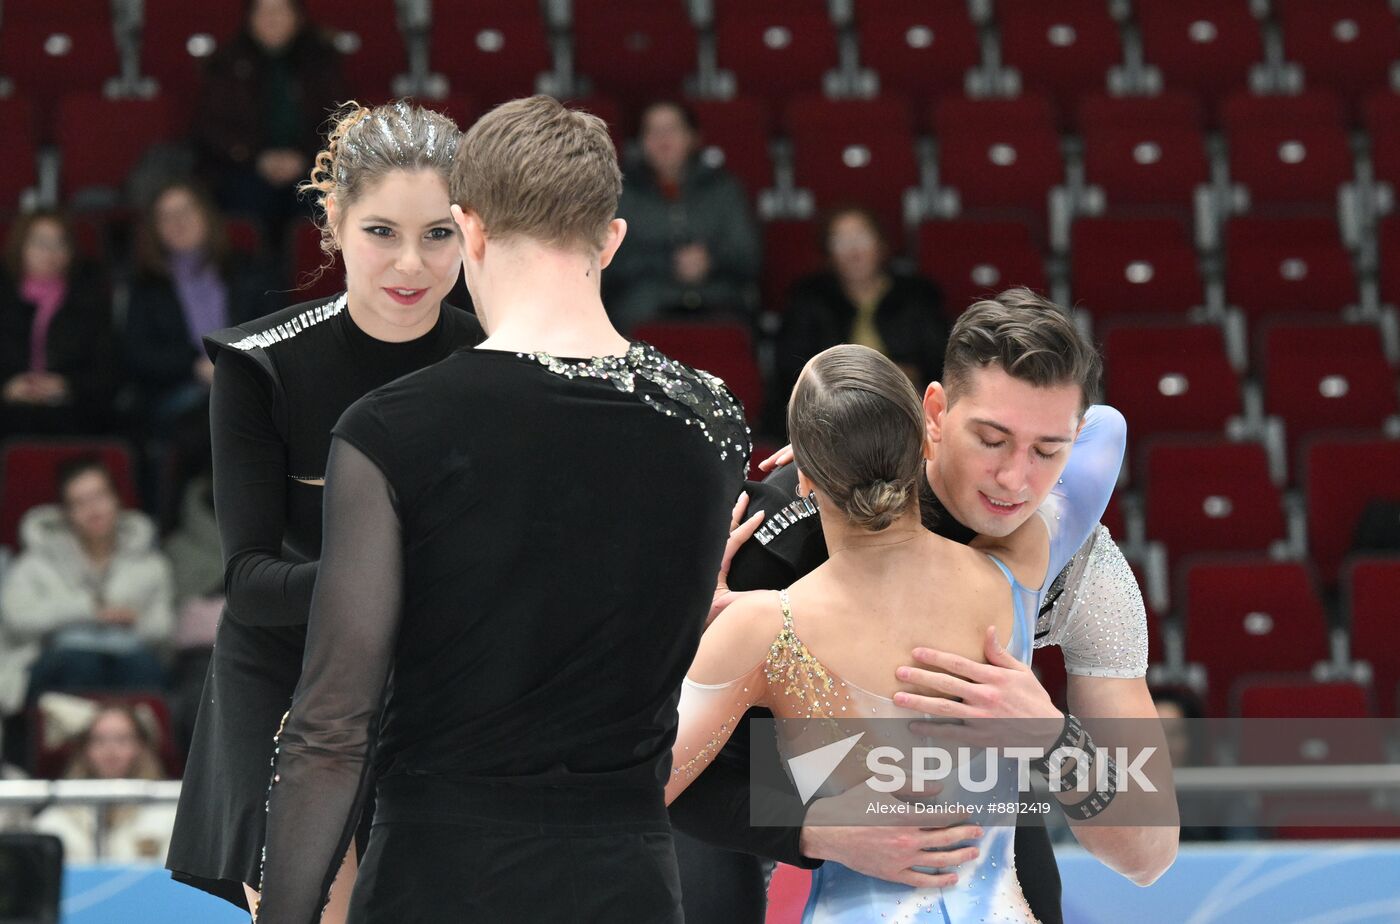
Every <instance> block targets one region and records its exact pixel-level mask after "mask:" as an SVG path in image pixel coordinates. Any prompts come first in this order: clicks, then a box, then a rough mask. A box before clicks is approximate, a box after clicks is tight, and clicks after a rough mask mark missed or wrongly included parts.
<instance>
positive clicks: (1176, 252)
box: [1070, 218, 1205, 321]
mask: <svg viewBox="0 0 1400 924" xmlns="http://www.w3.org/2000/svg"><path fill="white" fill-rule="evenodd" d="M1071 234H1072V236H1071V241H1072V247H1071V254H1072V256H1071V259H1072V261H1073V263H1072V266H1071V270H1070V275H1071V282H1072V285H1071V292H1072V293H1073V296H1074V297H1073V301H1074V305H1075V306H1076V307H1078V308H1083V309H1086V310H1087V311H1089V312H1090V313H1091V314H1092V315H1093V316H1094V318H1095V319H1096V320H1100V321H1102V320H1107V319H1113V318H1123V319H1128V318H1133V317H1142V316H1144V315H1146V316H1151V315H1157V314H1174V315H1182V314H1185V313H1186V312H1188V311H1190V310H1191V309H1192V308H1195V307H1196V306H1198V305H1200V304H1203V301H1204V297H1205V296H1204V292H1203V290H1202V283H1201V274H1200V271H1199V270H1198V269H1197V266H1196V263H1197V256H1196V249H1195V247H1193V246H1192V244H1191V240H1190V238H1188V237H1187V234H1186V229H1185V227H1184V226H1183V225H1182V224H1181V222H1179V221H1175V220H1173V219H1170V218H1155V219H1154V218H1147V219H1136V220H1131V219H1128V220H1125V219H1113V218H1084V219H1080V220H1079V221H1077V222H1075V223H1074V228H1073V230H1072V233H1071Z"/></svg>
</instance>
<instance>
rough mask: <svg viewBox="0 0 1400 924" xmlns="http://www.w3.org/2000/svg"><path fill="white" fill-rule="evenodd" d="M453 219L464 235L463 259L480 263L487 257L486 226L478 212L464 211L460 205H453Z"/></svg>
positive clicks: (460, 232)
mask: <svg viewBox="0 0 1400 924" xmlns="http://www.w3.org/2000/svg"><path fill="white" fill-rule="evenodd" d="M452 220H453V222H455V223H456V225H457V232H458V233H459V234H461V235H462V244H461V246H462V259H463V260H464V261H465V260H471V261H472V262H474V263H480V262H481V261H482V260H483V259H485V257H486V226H485V225H483V224H482V223H481V216H480V215H478V214H476V212H464V211H463V210H462V207H461V206H460V205H455V204H454V205H453V206H452Z"/></svg>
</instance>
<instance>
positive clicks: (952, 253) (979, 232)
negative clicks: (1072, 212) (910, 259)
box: [919, 221, 1046, 318]
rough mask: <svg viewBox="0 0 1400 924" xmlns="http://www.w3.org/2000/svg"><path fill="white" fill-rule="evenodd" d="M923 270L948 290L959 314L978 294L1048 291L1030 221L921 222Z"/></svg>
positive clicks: (950, 305) (948, 306) (952, 309)
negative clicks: (1017, 289)
mask: <svg viewBox="0 0 1400 924" xmlns="http://www.w3.org/2000/svg"><path fill="white" fill-rule="evenodd" d="M919 269H920V270H921V271H922V272H924V273H926V274H927V275H928V276H930V277H931V278H932V279H933V280H934V281H936V282H937V283H938V285H939V287H940V288H941V289H942V290H943V305H944V309H945V310H946V311H947V312H948V316H949V317H950V318H955V317H957V316H958V315H960V314H962V313H963V311H964V310H966V308H967V306H968V305H971V304H972V303H973V302H974V301H976V300H977V299H978V298H981V297H982V296H984V295H989V294H995V293H997V292H1000V291H1002V290H1003V289H1009V288H1012V287H1014V286H1025V287H1027V288H1030V289H1034V290H1036V291H1039V292H1043V291H1045V287H1046V279H1045V259H1044V257H1042V256H1041V253H1040V251H1039V250H1037V249H1036V246H1035V244H1034V242H1033V241H1032V240H1031V234H1030V231H1029V230H1028V229H1027V228H1026V226H1025V224H1023V223H1021V222H1014V221H988V222H977V221H935V222H929V223H927V224H924V225H921V226H920V227H919Z"/></svg>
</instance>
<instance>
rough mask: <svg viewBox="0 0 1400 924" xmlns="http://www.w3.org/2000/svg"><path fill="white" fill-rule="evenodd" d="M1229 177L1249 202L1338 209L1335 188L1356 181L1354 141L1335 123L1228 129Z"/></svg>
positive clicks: (1254, 205)
mask: <svg viewBox="0 0 1400 924" xmlns="http://www.w3.org/2000/svg"><path fill="white" fill-rule="evenodd" d="M1228 144H1229V148H1230V158H1229V160H1230V181H1231V182H1233V183H1239V184H1242V185H1244V186H1245V187H1246V188H1247V189H1248V190H1249V199H1250V207H1251V208H1252V209H1253V208H1258V207H1259V206H1261V205H1263V206H1268V205H1282V206H1300V205H1302V206H1311V207H1312V208H1314V209H1315V210H1317V211H1320V212H1335V210H1336V208H1337V188H1338V187H1339V186H1341V185H1342V184H1344V183H1350V182H1352V180H1353V175H1354V169H1353V164H1352V156H1351V144H1350V142H1349V141H1348V140H1347V136H1346V132H1344V131H1342V130H1341V129H1340V128H1338V127H1336V126H1334V125H1308V124H1305V123H1299V124H1295V125H1289V126H1268V125H1252V126H1248V127H1247V128H1243V129H1239V130H1233V131H1231V132H1229V135H1228Z"/></svg>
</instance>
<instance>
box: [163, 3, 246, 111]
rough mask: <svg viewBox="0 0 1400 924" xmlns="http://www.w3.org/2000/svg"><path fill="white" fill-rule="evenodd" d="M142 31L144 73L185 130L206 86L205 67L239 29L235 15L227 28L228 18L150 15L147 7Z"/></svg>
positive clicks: (234, 10) (201, 9) (197, 8)
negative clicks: (231, 23) (152, 78)
mask: <svg viewBox="0 0 1400 924" xmlns="http://www.w3.org/2000/svg"><path fill="white" fill-rule="evenodd" d="M182 8H185V9H191V10H192V11H195V10H200V11H203V10H205V9H208V10H211V11H213V10H215V9H231V10H232V12H233V13H235V14H236V13H237V12H238V8H237V7H231V8H217V7H214V6H212V5H211V6H210V7H207V8H201V7H190V6H189V4H182ZM146 11H147V12H146V16H145V20H144V25H143V26H142V29H141V71H142V73H144V74H147V75H149V76H151V77H154V78H155V79H156V82H157V83H158V84H159V87H160V89H159V92H160V94H161V96H163V97H164V98H165V99H166V100H167V101H168V102H169V103H170V106H171V110H172V114H173V117H174V119H175V123H176V124H177V125H178V126H180V127H181V128H182V129H183V128H184V127H185V126H188V125H189V124H190V121H191V119H192V117H193V114H194V109H195V106H196V105H198V102H199V94H200V91H201V90H202V89H203V86H204V65H205V62H207V61H208V60H209V56H210V55H212V54H213V53H214V52H215V51H216V50H217V48H218V47H219V46H220V45H222V44H223V43H225V42H227V41H228V40H229V39H231V38H232V37H233V35H234V34H235V32H236V30H237V28H238V17H237V15H234V16H233V17H231V18H232V20H233V27H232V28H231V29H230V28H225V22H224V21H225V20H227V19H229V18H230V17H226V16H218V15H214V16H179V15H176V14H174V12H173V11H170V13H168V14H165V15H155V16H153V15H152V14H151V5H150V4H149V3H148V4H147V5H146Z"/></svg>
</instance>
